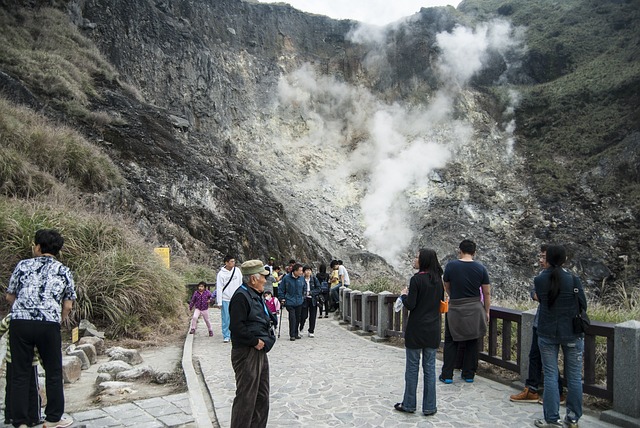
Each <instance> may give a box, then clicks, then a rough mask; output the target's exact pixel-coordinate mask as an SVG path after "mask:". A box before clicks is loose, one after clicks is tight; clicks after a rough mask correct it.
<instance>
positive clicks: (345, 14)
mask: <svg viewBox="0 0 640 428" xmlns="http://www.w3.org/2000/svg"><path fill="white" fill-rule="evenodd" d="M259 1H260V2H263V3H275V1H266V0H259ZM281 2H282V3H289V4H290V5H291V6H293V7H295V8H296V9H300V10H303V11H305V12H310V13H317V14H321V15H327V16H330V17H331V18H336V19H347V18H348V19H355V20H357V21H360V22H366V23H368V24H376V25H384V24H388V23H390V22H393V21H396V20H398V19H400V18H402V17H404V16H409V15H413V14H414V13H416V12H418V11H419V10H420V8H421V7H432V6H445V5H448V4H450V5H452V6H454V7H457V6H458V3H460V0H281Z"/></svg>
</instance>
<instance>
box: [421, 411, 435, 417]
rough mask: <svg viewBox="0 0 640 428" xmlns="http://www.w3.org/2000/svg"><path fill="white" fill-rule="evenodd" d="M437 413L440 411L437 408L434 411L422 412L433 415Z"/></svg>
mask: <svg viewBox="0 0 640 428" xmlns="http://www.w3.org/2000/svg"><path fill="white" fill-rule="evenodd" d="M436 413H438V411H437V410H434V411H432V412H422V414H423V415H425V416H433V415H435V414H436Z"/></svg>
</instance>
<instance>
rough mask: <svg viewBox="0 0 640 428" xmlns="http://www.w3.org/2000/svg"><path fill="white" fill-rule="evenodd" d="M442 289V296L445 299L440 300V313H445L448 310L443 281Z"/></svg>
mask: <svg viewBox="0 0 640 428" xmlns="http://www.w3.org/2000/svg"><path fill="white" fill-rule="evenodd" d="M442 289H443V290H444V296H445V297H444V298H445V299H446V300H440V313H441V314H446V313H447V312H449V299H447V298H446V295H447V289H446V288H444V283H443V284H442Z"/></svg>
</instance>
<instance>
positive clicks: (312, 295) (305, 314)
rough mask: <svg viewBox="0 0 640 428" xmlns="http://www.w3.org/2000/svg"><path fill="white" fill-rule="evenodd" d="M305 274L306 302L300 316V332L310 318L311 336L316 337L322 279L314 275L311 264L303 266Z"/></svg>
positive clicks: (309, 332)
mask: <svg viewBox="0 0 640 428" xmlns="http://www.w3.org/2000/svg"><path fill="white" fill-rule="evenodd" d="M302 274H303V276H304V302H303V303H302V313H301V316H300V333H302V331H303V330H304V323H305V322H306V321H307V318H309V331H308V334H309V337H314V333H315V330H316V318H317V317H318V295H319V294H320V281H318V278H316V277H315V276H313V275H312V274H313V270H312V269H311V266H304V267H303V268H302Z"/></svg>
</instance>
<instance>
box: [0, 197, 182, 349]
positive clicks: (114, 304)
mask: <svg viewBox="0 0 640 428" xmlns="http://www.w3.org/2000/svg"><path fill="white" fill-rule="evenodd" d="M66 208H67V210H65V209H64V207H57V206H54V205H53V204H51V203H46V202H33V201H31V202H19V201H16V200H10V199H7V198H5V197H0V281H1V285H0V287H1V288H2V289H5V288H6V284H7V283H8V279H9V277H10V275H11V272H12V270H13V268H14V267H15V264H16V263H17V262H18V261H19V260H21V259H24V258H28V257H31V242H32V240H33V236H34V233H35V231H36V230H37V229H40V228H55V229H57V230H59V231H60V233H61V234H62V235H63V237H64V238H65V245H64V247H63V250H62V253H61V254H60V256H59V259H60V261H62V262H63V263H64V264H66V265H67V266H69V267H70V268H71V270H72V271H73V276H74V281H75V285H76V293H77V297H78V299H77V302H76V304H75V306H74V311H73V313H72V317H73V318H74V320H75V321H78V320H80V319H83V318H85V319H88V320H90V321H92V322H94V323H95V324H97V325H98V326H100V327H101V328H104V329H106V332H107V334H108V335H109V336H112V337H115V336H120V337H122V336H125V337H132V338H145V337H147V336H149V335H151V334H155V333H163V332H168V331H170V330H172V329H175V328H176V326H177V325H178V323H179V322H181V317H183V316H184V303H183V302H184V300H185V287H184V282H183V279H182V278H181V277H180V276H178V275H177V274H176V273H174V272H172V271H170V270H168V269H166V268H165V267H164V266H163V265H162V263H161V261H160V260H159V259H158V258H157V257H156V256H155V254H153V252H152V248H151V245H147V244H145V243H143V242H141V241H140V240H139V239H137V238H136V237H135V235H134V234H133V233H132V232H130V231H129V230H128V229H127V228H126V227H124V226H123V225H121V224H117V223H116V222H114V221H113V220H111V219H108V218H106V217H101V216H96V215H89V214H86V213H82V212H81V210H75V211H71V210H68V208H70V207H66Z"/></svg>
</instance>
